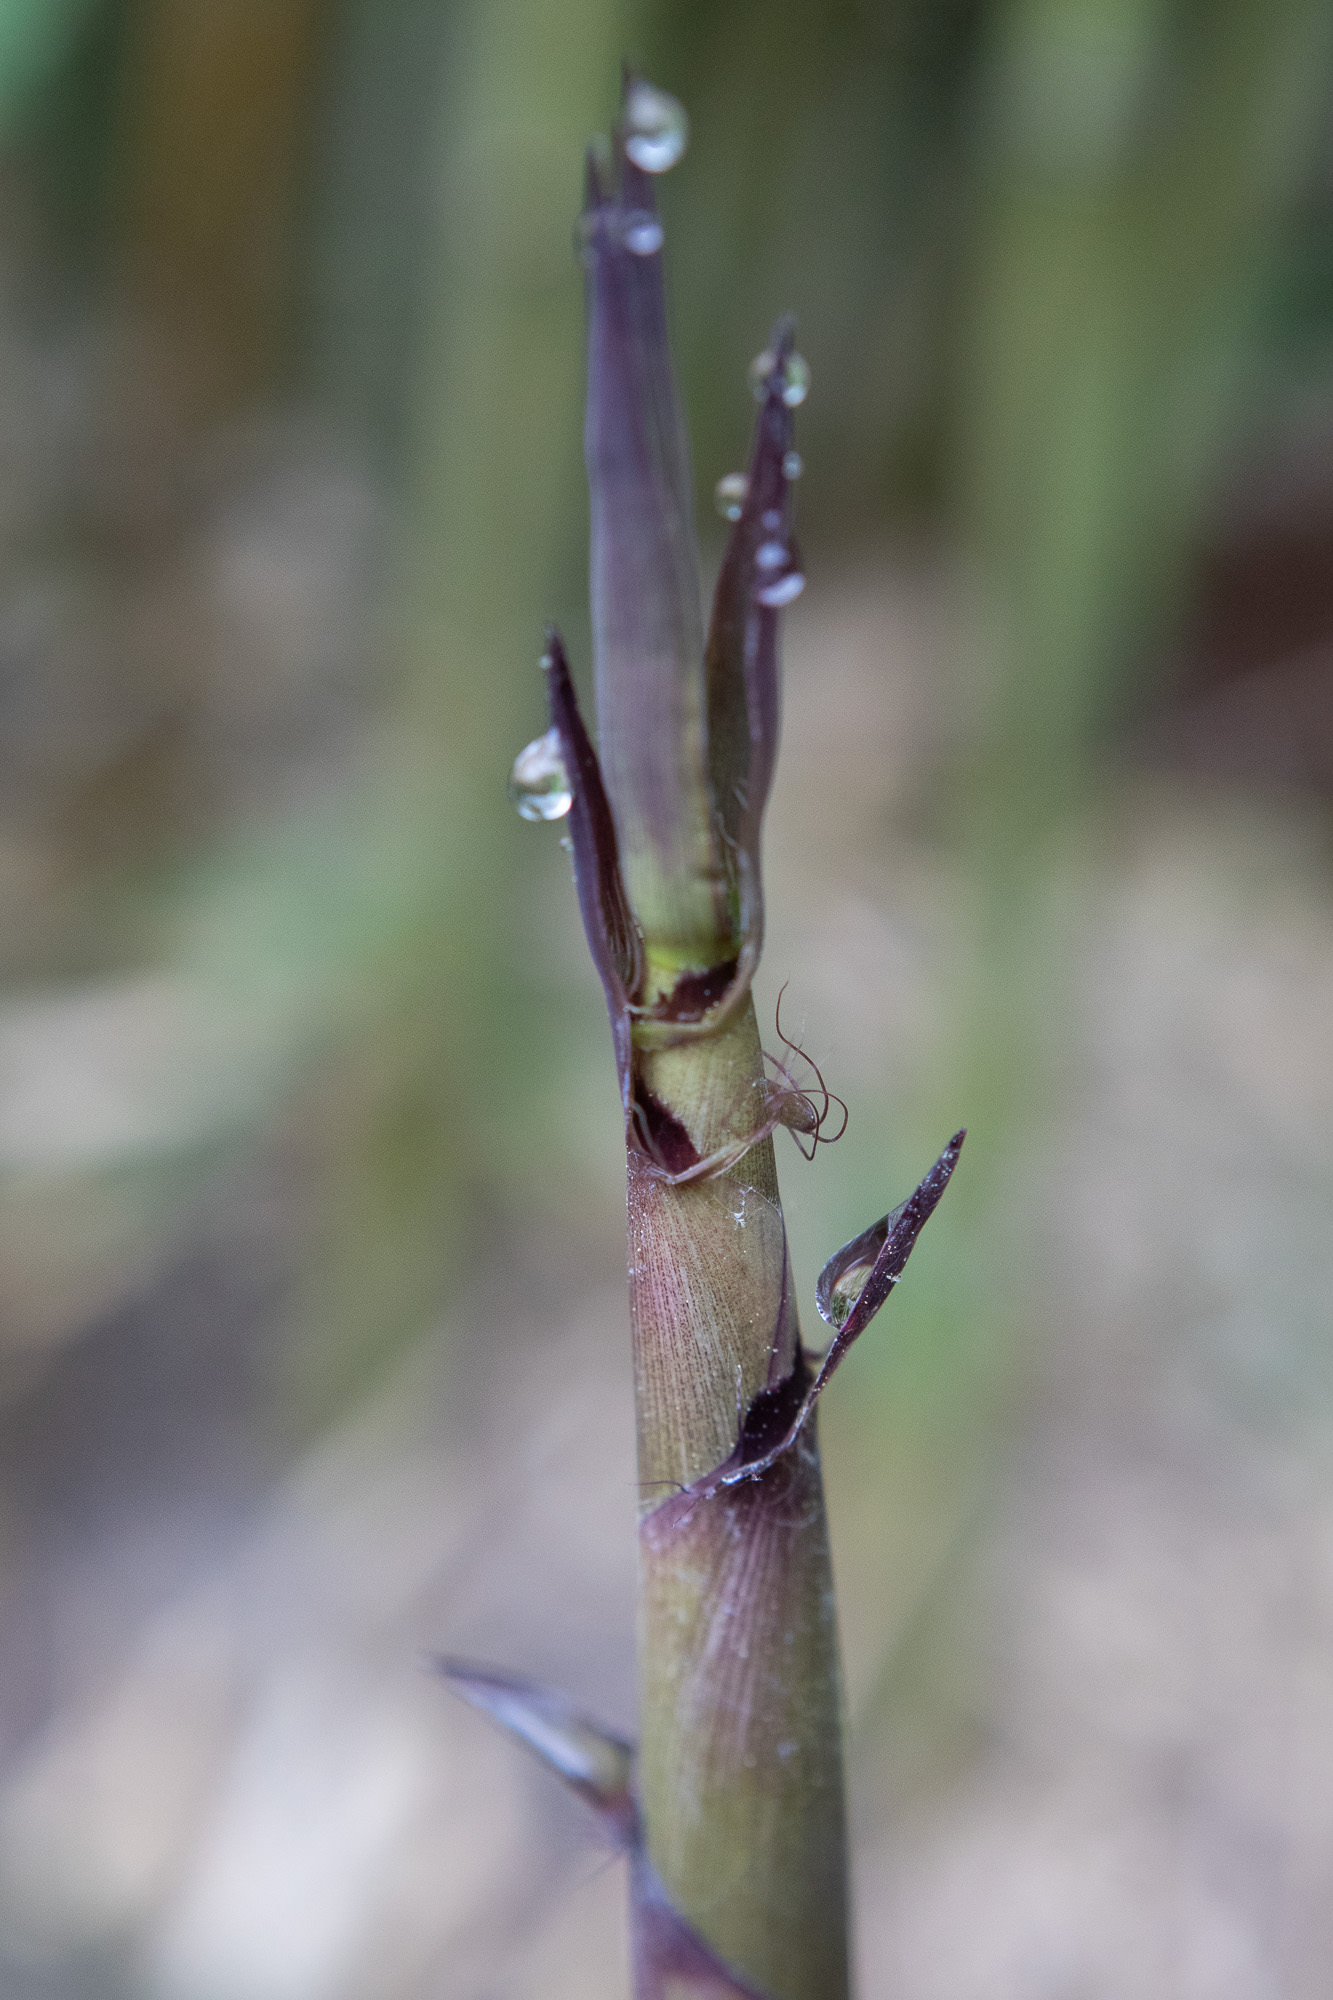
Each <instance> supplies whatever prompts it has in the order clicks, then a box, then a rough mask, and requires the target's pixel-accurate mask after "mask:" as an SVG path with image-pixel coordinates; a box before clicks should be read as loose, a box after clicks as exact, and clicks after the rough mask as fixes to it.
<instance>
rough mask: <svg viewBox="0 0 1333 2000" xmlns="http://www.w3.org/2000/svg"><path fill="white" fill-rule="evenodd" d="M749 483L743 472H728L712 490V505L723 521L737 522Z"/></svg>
mask: <svg viewBox="0 0 1333 2000" xmlns="http://www.w3.org/2000/svg"><path fill="white" fill-rule="evenodd" d="M749 490H750V482H749V480H748V479H747V478H746V476H745V474H744V473H743V472H728V473H725V474H724V475H723V477H722V478H721V479H719V480H718V482H717V485H716V486H715V487H714V488H713V505H714V506H715V507H716V508H717V511H718V513H719V514H721V515H722V517H723V519H724V520H727V521H739V520H740V518H741V509H742V508H743V507H744V505H745V496H746V494H747V493H748V492H749Z"/></svg>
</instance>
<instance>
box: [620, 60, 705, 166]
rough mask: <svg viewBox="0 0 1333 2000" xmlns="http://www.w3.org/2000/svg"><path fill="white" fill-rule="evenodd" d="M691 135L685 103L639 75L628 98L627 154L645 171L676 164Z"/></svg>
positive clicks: (630, 88) (626, 119)
mask: <svg viewBox="0 0 1333 2000" xmlns="http://www.w3.org/2000/svg"><path fill="white" fill-rule="evenodd" d="M689 137H690V121H689V119H688V118H687V117H686V115H685V106H684V105H683V104H681V103H679V102H678V101H677V99H676V98H674V97H669V96H668V95H667V93H666V91H665V90H659V89H658V88H657V85H656V84H655V83H645V82H644V81H643V79H642V78H641V77H636V78H635V80H634V82H633V83H632V84H631V85H630V87H629V95H628V97H627V98H626V99H625V153H626V156H627V157H628V158H629V159H631V160H633V162H634V164H635V166H636V167H642V169H643V171H644V173H646V174H664V173H665V172H666V171H667V168H668V167H674V166H675V164H676V162H677V160H678V159H679V158H680V156H681V154H682V153H683V152H684V151H685V148H686V146H687V144H688V143H689Z"/></svg>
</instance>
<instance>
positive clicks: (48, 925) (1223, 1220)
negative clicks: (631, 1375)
mask: <svg viewBox="0 0 1333 2000" xmlns="http://www.w3.org/2000/svg"><path fill="white" fill-rule="evenodd" d="M626 56H628V57H629V58H631V59H632V60H633V61H635V62H636V63H638V64H639V65H641V66H642V68H643V69H644V71H645V72H646V73H647V74H648V75H650V76H651V77H652V78H653V79H654V81H656V82H658V83H660V84H661V85H663V86H664V87H665V88H667V89H669V90H671V91H674V92H675V93H676V94H678V95H679V96H680V97H681V98H682V99H683V101H684V102H685V103H686V105H687V106H688V108H689V111H690V115H691V120H692V143H691V146H690V150H689V152H688V153H687V155H686V158H685V160H684V162H683V163H682V164H681V165H680V166H679V167H678V168H677V169H676V170H675V171H674V173H672V174H671V175H670V176H669V177H668V179H667V180H666V181H665V182H664V183H663V184H662V185H661V190H660V193H661V200H662V206H663V210H664V214H665V219H666V223H667V229H668V259H669V265H668V278H669V285H670V290H671V298H672V312H673V318H674V323H675V331H676V342H677V357H678V362H679V365H680V370H681V375H682V379H683V388H684V394H685V400H686V404H687V407H688V409H689V412H690V417H691V424H692V431H693V439H694V450H695V466H696V473H697V478H698V492H699V500H698V506H699V520H700V531H701V538H702V542H703V546H704V555H705V562H706V565H707V564H710V563H713V562H715V561H716V559H717V556H718V553H719V550H720V546H721V537H722V533H723V523H722V522H721V521H720V520H719V519H718V517H717V515H716V513H715V511H714V508H713V504H712V492H713V487H714V484H715V482H716V481H717V479H718V478H719V477H720V476H721V475H722V474H724V473H726V472H728V471H731V470H734V469H735V468H736V467H737V466H738V465H739V464H740V463H741V462H742V461H743V455H744V452H745V449H746V444H747V432H748V426H749V423H750V419H751V413H752V408H753V405H752V404H751V402H750V400H749V396H748V392H747V389H746V385H745V371H746V366H747V363H748V361H749V359H750V357H751V356H752V354H753V353H754V352H755V351H756V350H757V349H758V348H759V347H760V346H761V345H762V344H763V340H764V337H765V335H766V332H767V329H768V326H769V325H770V323H771V321H772V320H773V318H774V317H775V316H776V314H777V313H778V312H779V311H781V310H785V309H791V310H793V311H794V312H795V313H796V314H797V317H798V324H799V340H800V345H801V348H802V351H803V352H804V353H805V355H806V356H807V358H808V359H809V362H810V365H811V370H812V375H813V389H812V392H811V395H810V397H809V400H808V402H807V403H806V404H805V406H804V407H803V408H802V410H801V413H800V423H799V428H800V446H801V451H802V454H803V456H804V459H805V463H806V468H807V469H806V472H805V475H804V478H803V480H802V484H801V489H800V500H801V505H800V513H801V520H800V530H801V536H802V542H803V547H804V551H805V557H806V568H807V574H808V577H809V587H808V589H807V591H806V593H805V595H804V597H803V598H802V600H801V602H800V603H799V605H797V606H796V607H795V609H794V610H793V612H792V613H791V614H790V616H789V619H788V633H787V641H786V654H787V669H788V674H787V706H786V721H785V736H784V750H783V760H782V763H781V766H780V770H779V777H778V785H777V792H776V795H775V800H774V804H773V808H772V811H771V814H770V842H769V849H770V861H769V869H768V876H769V896H770V939H769V944H768V948H767V955H766V961H765V967H764V972H763V976H762V979H761V982H760V986H759V989H758V999H759V1003H760V1013H761V1021H762V1022H763V1023H764V1025H765V1033H766V1034H770V1039H771V1032H770V1026H769V1024H771V1022H772V1018H773V1010H774V1006H775V1003H776V996H777V992H778V989H779V987H780V986H781V985H782V983H783V982H784V981H788V982H789V985H788V990H787V994H786V997H785V999H784V1002H783V1012H784V1025H787V1026H789V1027H790V1026H792V1025H793V1024H795V1023H799V1024H801V1029H802V1033H803V1035H804V1038H805V1041H806V1045H807V1046H808V1048H809V1049H810V1051H811V1053H812V1054H813V1055H814V1056H816V1057H817V1058H818V1059H819V1061H820V1063H821V1064H822V1065H823V1067H824V1072H825V1074H826V1076H827V1078H828V1080H829V1083H830V1085H831V1086H832V1087H833V1088H835V1089H837V1090H839V1091H840V1092H841V1093H842V1095H843V1096H844V1097H846V1099H847V1100H848V1103H849V1105H850V1107H851V1112H852V1121H851V1126H850V1129H849V1131H848V1134H847V1137H846V1138H845V1140H844V1141H843V1142H842V1143H841V1144H840V1145H839V1146H838V1147H837V1148H836V1149H835V1150H834V1151H832V1152H831V1153H828V1154H824V1155H821V1157H820V1159H819V1161H818V1164H817V1165H816V1166H814V1167H811V1168H806V1167H805V1166H804V1165H803V1164H802V1162H800V1161H799V1160H798V1159H797V1157H796V1154H795V1151H794V1150H792V1151H791V1152H790V1157H789V1158H788V1159H786V1160H784V1161H783V1163H782V1166H783V1173H784V1187H785V1192H786V1197H787V1204H788V1211H789V1220H790V1224H791V1229H792V1236H793V1243H794V1248H795V1253H796V1258H797V1268H798V1275H799V1279H800V1283H801V1285H802V1287H803V1288H804V1295H805V1297H806V1299H807V1301H808V1300H809V1298H810V1293H811V1288H812V1285H813V1278H814V1275H815V1272H816V1270H817V1269H818V1266H819V1263H820V1262H821V1261H822V1259H823V1257H825V1256H827V1255H828V1254H829V1252H830V1251H831V1249H832V1248H834V1247H835V1246H836V1245H837V1244H838V1243H839V1242H841V1241H843V1240H844V1239H845V1238H846V1237H848V1236H850V1235H851V1234H853V1233H855V1231H857V1230H859V1229H860V1228H862V1227H863V1226H864V1225H865V1224H866V1223H867V1222H868V1221H870V1220H871V1219H873V1217H874V1216H875V1215H877V1214H879V1213H882V1212H883V1210H884V1209H885V1208H886V1207H888V1206H890V1205H891V1204H892V1203H893V1202H895V1201H897V1200H898V1199H900V1198H901V1197H902V1195H903V1194H904V1193H905V1192H906V1190H907V1188H908V1187H909V1186H910V1185H911V1184H912V1183H913V1182H914V1181H915V1180H916V1178H917V1177H918V1176H919V1174H920V1173H921V1172H922V1171H923V1170H924V1168H925V1166H926V1165H927V1164H928V1163H929V1161H930V1160H931V1159H932V1158H933V1157H934V1156H935V1154H936V1152H937V1151H938V1150H939V1147H940V1145H941V1144H942V1143H943V1141H944V1139H945V1138H946V1137H947V1136H948V1134H949V1132H950V1131H952V1130H953V1129H954V1127H955V1126H956V1125H957V1124H959V1123H962V1122H966V1123H967V1124H968V1126H969V1128H970V1135H971V1136H970V1138H969V1142H968V1147H967V1152H966V1154H965V1157H964V1163H963V1166H962V1168H961V1169H960V1172H959V1175H958V1177H957V1179H956V1181H955V1183H954V1187H953V1189H952V1190H951V1192H950V1195H949V1199H948V1201H947V1202H946V1203H945V1204H944V1206H943V1208H942V1209H941V1211H940V1213H939V1215H938V1217H937V1219H936V1220H935V1221H934V1222H933V1223H932V1225H931V1229H930V1231H929V1232H928V1233H927V1236H926V1237H925V1238H924V1239H923V1242H922V1245H921V1247H920V1249H919V1251H918V1253H917V1256H916V1258H915V1259H914V1261H913V1266H912V1283H911V1284H910V1285H908V1286H907V1287H905V1288H904V1290H903V1293H902V1295H901V1297H899V1298H898V1299H896V1300H895V1303H894V1306H893V1310H892V1313H891V1314H890V1315H889V1316H887V1318H886V1320H885V1321H884V1323H883V1324H882V1325H881V1326H880V1327H877V1329H876V1332H875V1335H874V1337H873V1339H872V1340H870V1341H868V1342H866V1343H865V1345H864V1347H863V1348H861V1349H858V1352H857V1355H856V1357H855V1360H854V1362H853V1363H852V1364H850V1365H849V1366H848V1368H847V1369H846V1370H845V1371H844V1373H843V1374H842V1375H841V1376H840V1378H839V1381H838V1383H837V1384H836V1385H835V1387H834V1389H833V1390H832V1391H831V1392H830V1394H829V1397H828V1398H827V1399H826V1404H825V1417H824V1430H825V1438H826V1457H827V1460H828V1467H829V1483H830V1490H831V1502H832V1507H833V1510H834V1527H835V1538H836V1554H837V1560H838V1566H839V1575H840V1588H841V1605H842V1616H843V1622H844V1628H845V1634H846V1641H847V1656H848V1700H849V1709H850V1715H851V1724H852V1730H853V1744H854V1756H853V1764H852V1769H853V1812H854V1818H855V1825H856V1837H857V1846H858V1871H859V1872H858V1896H859V1904H860V1920H861V1947H860V1949H861V1956H862V1964H863V1975H864V1990H865V1993H866V1994H867V1995H868V1996H870V1995H879V1994H883V1995H886V1996H887V1995H889V1994H892V1995H894V1996H895V2000H1010V1997H1011V1996H1012V2000H1073V1996H1075V1995H1077V1996H1079V2000H1103V1996H1105V2000H1113V1997H1114V2000H1119V1996H1128V1995H1133V1996H1135V2000H1158V1996H1160V2000H1195V1996H1197V2000H1251V1996H1253V2000H1271V1996H1273V1995H1275V1994H1281V1995H1283V1996H1284V2000H1296V1997H1299V2000H1303V1997H1304V1996H1307V1995H1308V1996H1310V2000H1315V1996H1323V1995H1324V1994H1325V1993H1326V1992H1327V1967H1328V1964H1329V1963H1330V1961H1331V1960H1333V1914H1331V1913H1330V1904H1329V1899H1328V1896H1327V1884H1328V1881H1329V1880H1330V1879H1333V1809H1331V1808H1330V1804H1329V1801H1330V1800H1331V1799H1333V1681H1331V1680H1330V1676H1329V1671H1328V1662H1329V1657H1330V1649H1331V1648H1333V1356H1331V1354H1330V1346H1329V1338H1328V1303H1327V1302H1328V1298H1329V1296H1330V1289H1331V1287H1333V1247H1331V1246H1333V1231H1330V1228H1329V1220H1328V1217H1329V1196H1330V1193H1331V1192H1333V1138H1331V1137H1330V1134H1333V1026H1331V1024H1333V869H1331V867H1330V860H1331V856H1330V840H1329V831H1330V826H1329V808H1330V800H1331V799H1333V13H1331V12H1330V10H1329V9H1328V8H1327V7H1326V6H1324V5H1320V4H1317V0H831V4H828V5H825V6H823V7H820V8H813V7H800V6H795V5H791V4H788V0H769V4H768V5H766V6H764V7H762V8H761V7H760V6H758V5H756V4H753V0H712V4H710V5H703V4H700V0H676V4H660V5H647V4H644V5H631V4H629V0H623V3H622V4H618V5H614V4H611V0H568V4H566V5H564V6H562V7H560V8H552V7H543V6H539V5H536V4H534V0H472V4H468V0H0V963H2V964H3V971H4V985H3V991H2V992H0V1183H2V1185H0V1384H2V1385H3V1392H2V1393H0V1437H2V1440H3V1443H2V1445H0V1991H3V1993H4V1995H5V1996H6V2000H10V1996H12V2000H140V1996H152V2000H371V1996H374V2000H417V1996H421V1997H422V2000H425V1996H427V1995H430V1996H434V1995H447V1996H450V2000H453V1996H466V2000H500V1997H501V1996H504V2000H511V1996H512V2000H520V1996H529V1995H531V1996H534V2000H535V1996H537V1995H541V1996H544V2000H550V1996H557V2000H558V1996H562V1995H568V1996H570V2000H574V1996H580V2000H588V1997H589V1996H602V1995H605V1996H607V2000H611V1996H613V1995H616V1994H619V1993H622V1992H623V1991H624V1990H625V1982H626V1974H625V1969H624V1963H623V1956H624V1944H623V1935H622V1916H621V1908H620V1905H621V1900H622V1896H623V1885H622V1884H621V1882H620V1880H619V1877H618V1871H617V1870H615V1869H614V1868H605V1867H603V1866H602V1865H601V1863H600V1860H599V1857H598V1855H597V1854H596V1852H595V1850H593V1849H592V1848H590V1847H589V1846H588V1845H587V1842H586V1829H584V1827H583V1825H582V1823H581V1822H580V1821H579V1820H578V1818H577V1816H576V1814H575V1812H574V1809H573V1808H572V1807H570V1806H568V1805H567V1804H566V1803H565V1802H564V1801H563V1800H562V1799H560V1798H557V1797H555V1796H554V1794H553V1791H552V1789H550V1788H548V1785H547V1782H546V1780H545V1779H544V1778H543V1777H542V1776H541V1774H540V1773H537V1772H536V1771H529V1770H528V1768H527V1767H526V1765H524V1764H522V1762H521V1760H520V1759H519V1758H518V1757H517V1755H516V1753H515V1752H513V1751H512V1749H511V1748H510V1747H509V1746H508V1745H506V1744H504V1743H501V1742H498V1741H492V1740H491V1739H490V1738H489V1737H487V1736H486V1735H485V1734H484V1732H483V1731H482V1730H481V1728H480V1726H479V1725H478V1723H477V1721H476V1719H475V1717H472V1716H470V1715H468V1714H466V1713H464V1712H462V1711H459V1712H455V1710H454V1708H453V1707H452V1706H451V1705H450V1703H449V1701H448V1699H447V1697H446V1696H445V1695H444V1693H443V1692H442V1691H441V1690H440V1688H439V1687H438V1685H437V1684H436V1683H434V1682H433V1681H432V1680H431V1679H430V1678H429V1676H428V1675H427V1674H426V1673H425V1671H424V1670H423V1666H422V1660H423V1656H424V1654H425V1652H426V1651H427V1650H428V1649H429V1648H431V1647H445V1648H447V1649H449V1650H451V1651H455V1652H463V1653H472V1654H478V1655H482V1656H485V1657H489V1658H492V1659H495V1660H497V1661H500V1662H502V1663H504V1664H506V1665H508V1666H511V1667H513V1668H515V1669H518V1670H520V1671H525V1672H529V1673H532V1674H535V1675H536V1676H538V1677H539V1678H544V1679H549V1680H552V1681H555V1682H558V1683H559V1684H560V1685H562V1686H563V1687H565V1688H566V1689H568V1690H569V1692H571V1693H572V1694H573V1695H575V1696H576V1697H577V1698H578V1699H579V1700H581V1701H582V1702H584V1703H585V1704H586V1705H588V1706H590V1707H594V1708H596V1709H598V1710H599V1711H600V1712H602V1713H604V1714H605V1715H606V1716H607V1717H608V1718H609V1719H610V1720H612V1721H613V1722H616V1723H619V1724H620V1725H622V1726H629V1725H630V1724H631V1723H632V1717H633V1659H632V1591H633V1570H632V1566H633V1550H632V1528H631V1522H632V1515H633V1507H634V1493H633V1476H634V1475H633V1464H632V1445H631V1413H630V1406H629V1379H628V1366H629V1364H628V1337H627V1329H626V1326H625V1300H624V1289H623V1252H622V1242H621V1221H622V1209H621V1203H622V1192H621V1172H622V1159H621V1147H620V1137H619V1123H618V1107H617V1100H616V1091H615V1084H614V1077H613V1074H612V1064H611V1057H610V1047H609V1038H608V1035H607V1030H606V1025H605V1017H604V1011H603V1007H602V1002H601V997H600V994H599V991H598V989H597V984H596V980H595V977H594V975H593V973H592V971H591V968H590V967H589V966H588V965H587V963H586V954H585V951H584V947H583V942H582V938H581V935H580V932H579V927H578V920H577V913H576V908H575V903H574V898H573V895H572V890H571V885H570V882H569V870H568V862H567V859H566V857H565V855H564V854H563V853H562V852H561V850H560V847H559V844H558V839H557V836H556V834H555V832H554V831H553V830H551V829H543V828H534V827H531V826H526V825H522V824H521V823H520V822H519V821H518V819H517V818H516V816H515V815H514V814H513V812H512V810H511V809H510V807H509V805H508V803H507V801H506V797H505V780H506V775H507V772H508V768H509V764H510V761H511V759H512V757H513V755H514V753H515V751H516V750H517V749H518V748H519V747H520V745H521V744H522V743H523V742H524V741H525V740H526V739H527V738H528V737H530V736H532V735H533V734H535V733H537V732H538V731H539V729H540V728H541V726H542V714H541V689H540V677H539V674H538V671H537V656H538V652H539V649H540V643H541V632H542V625H543V621H544V620H545V619H547V618H550V617H554V618H556V619H557V620H558V622H559V623H560V624H561V626H562V628H563V630H564V631H565V633H566V636H567V639H568V641H569V643H570V647H571V652H572V655H573V657H574V658H575V660H576V661H577V663H578V668H579V672H580V675H581V678H582V680H583V682H584V685H585V686H587V685H588V684H589V681H588V665H589V662H588V619H587V612H586V607H585V603H584V589H585V567H586V496H585V490H584V485H583V474H582V467H581V463H580V433H581V423H582V387H581V366H582V364H581V340H582V299H581V290H580V284H579V279H578V273H577V270H576V267H575V263H574V258H573V254H572V249H571V236H572V227H573V221H574V217H575V213H576V210H577V205H578V200H579V188H580V179H581V156H582V149H583V146H584V144H585V142H586V140H587V138H588V137H589V135H590V134H592V133H593V132H595V131H597V130H598V129H603V130H604V129H606V127H607V126H608V124H609V122H610V120H611V118H612V117H613V115H614V109H615V96H616V84H617V78H618V74H619V66H620V63H621V60H622V58H623V57H626ZM807 1318H808V1319H813V1309H812V1306H809V1305H807Z"/></svg>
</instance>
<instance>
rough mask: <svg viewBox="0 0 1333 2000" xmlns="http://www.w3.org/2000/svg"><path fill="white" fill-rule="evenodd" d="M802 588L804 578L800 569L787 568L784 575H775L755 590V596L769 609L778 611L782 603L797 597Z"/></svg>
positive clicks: (803, 586) (803, 587)
mask: <svg viewBox="0 0 1333 2000" xmlns="http://www.w3.org/2000/svg"><path fill="white" fill-rule="evenodd" d="M804 589H805V578H804V577H803V576H802V574H801V572H800V570H798V569H789V570H788V571H787V574H786V575H785V576H779V577H775V578H774V580H773V582H772V583H766V584H764V585H763V587H762V588H761V589H759V590H756V592H755V596H756V597H757V598H758V600H759V602H760V603H761V604H763V605H766V606H767V608H768V609H769V610H770V611H780V610H781V608H782V606H783V605H784V604H790V603H791V602H792V600H793V599H794V598H797V597H799V596H800V594H801V592H802V591H803V590H804Z"/></svg>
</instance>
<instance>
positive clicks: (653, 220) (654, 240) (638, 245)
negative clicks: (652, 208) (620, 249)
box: [620, 208, 665, 257]
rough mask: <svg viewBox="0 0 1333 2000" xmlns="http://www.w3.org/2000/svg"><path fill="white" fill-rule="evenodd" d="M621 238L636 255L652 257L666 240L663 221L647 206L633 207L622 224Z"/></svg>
mask: <svg viewBox="0 0 1333 2000" xmlns="http://www.w3.org/2000/svg"><path fill="white" fill-rule="evenodd" d="M620 240H621V242H622V243H623V244H624V246H625V248H626V249H627V250H628V251H630V252H631V254H632V255H633V256H635V257H652V256H654V255H655V254H656V252H657V251H659V250H660V249H661V247H662V244H663V242H664V241H665V237H664V233H663V229H662V225H661V223H660V222H659V221H658V219H657V217H656V216H655V215H653V214H651V213H650V212H649V210H648V209H646V208H631V209H630V210H629V211H628V212H627V213H626V215H625V218H624V220H623V222H622V223H621V225H620Z"/></svg>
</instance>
